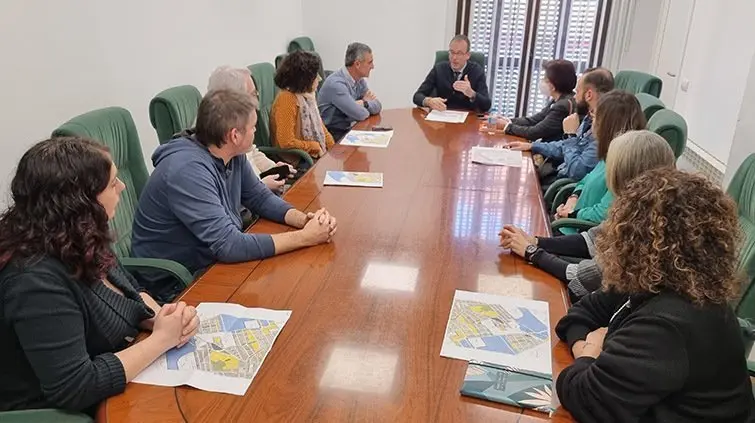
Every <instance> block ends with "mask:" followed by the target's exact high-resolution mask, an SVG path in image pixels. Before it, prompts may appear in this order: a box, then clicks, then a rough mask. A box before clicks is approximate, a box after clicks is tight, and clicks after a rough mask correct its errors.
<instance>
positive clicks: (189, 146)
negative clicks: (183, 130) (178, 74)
mask: <svg viewBox="0 0 755 423" xmlns="http://www.w3.org/2000/svg"><path fill="white" fill-rule="evenodd" d="M256 123H257V112H256V109H255V106H254V102H253V99H252V97H251V96H250V95H248V94H246V93H239V92H234V91H228V90H217V91H211V92H210V93H208V94H207V95H206V96H205V97H204V98H203V99H202V102H201V103H200V105H199V111H198V113H197V127H196V134H195V135H194V136H192V137H184V138H178V139H174V140H172V141H170V142H169V143H167V144H164V145H161V146H160V147H158V148H157V150H155V153H154V154H153V155H152V163H153V164H154V166H155V170H154V172H153V173H152V175H151V176H150V178H149V180H148V181H147V184H146V185H145V187H144V189H143V191H142V194H141V197H140V198H139V207H138V209H137V211H136V216H135V218H134V226H133V234H132V253H133V255H134V256H135V257H149V258H163V259H169V260H174V261H177V262H179V263H181V264H183V265H184V266H185V267H186V268H187V269H189V271H191V272H199V271H202V270H203V269H205V268H207V267H208V266H209V265H211V264H212V263H213V262H215V261H220V262H226V263H233V262H242V261H249V260H258V259H263V258H266V257H270V256H273V255H276V254H281V253H285V252H288V251H292V250H296V249H298V248H303V247H307V246H312V245H317V244H321V243H324V242H330V240H331V238H332V237H333V235H334V234H335V231H336V219H335V218H334V217H332V216H330V214H329V213H328V212H327V211H326V210H325V209H321V210H318V211H317V212H316V213H303V212H301V211H299V210H296V209H295V208H294V207H293V206H291V205H290V204H288V203H287V202H285V201H284V200H282V199H281V198H279V197H278V196H276V195H275V194H273V193H272V192H271V191H270V190H269V189H268V188H267V187H266V186H265V185H264V184H263V183H262V182H260V180H259V178H257V176H255V175H254V172H253V171H252V167H251V165H250V164H249V160H247V158H246V157H245V154H246V153H247V152H249V151H250V149H251V148H252V143H253V141H254V131H255V126H256ZM241 206H244V207H246V208H248V209H249V210H250V211H251V212H253V213H256V214H257V215H259V216H260V217H262V218H265V219H269V220H272V221H275V222H279V223H284V224H286V225H289V226H292V227H295V228H298V229H299V230H298V231H292V232H284V233H280V234H273V235H268V234H247V233H244V232H242V222H241V216H240V215H239V210H240V209H241ZM140 276H141V277H142V280H141V282H142V283H143V285H144V286H145V288H146V289H147V290H148V291H150V293H152V294H153V296H156V297H158V298H160V299H161V300H163V301H168V300H170V299H171V297H173V296H175V295H176V294H177V293H178V292H180V289H179V288H180V287H177V286H165V285H164V284H165V283H166V282H165V280H164V279H161V278H159V277H154V275H146V274H140ZM177 291H178V292H177Z"/></svg>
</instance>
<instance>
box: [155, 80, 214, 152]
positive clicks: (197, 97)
mask: <svg viewBox="0 0 755 423" xmlns="http://www.w3.org/2000/svg"><path fill="white" fill-rule="evenodd" d="M200 101H202V94H200V93H199V90H198V89H196V87H194V86H192V85H181V86H178V87H172V88H168V89H167V90H165V91H162V92H160V93H159V94H157V95H156V96H155V98H153V99H152V101H150V102H149V120H150V122H151V123H152V127H153V128H155V131H157V139H158V141H160V144H164V143H166V142H168V141H169V140H170V139H171V138H173V135H175V134H177V133H179V132H181V131H183V130H185V129H189V128H191V127H193V126H194V121H195V120H196V119H197V110H199V102H200Z"/></svg>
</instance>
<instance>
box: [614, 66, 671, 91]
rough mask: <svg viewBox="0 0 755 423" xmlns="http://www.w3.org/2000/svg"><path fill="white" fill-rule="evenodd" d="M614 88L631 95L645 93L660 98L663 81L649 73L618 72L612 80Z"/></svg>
mask: <svg viewBox="0 0 755 423" xmlns="http://www.w3.org/2000/svg"><path fill="white" fill-rule="evenodd" d="M614 86H615V88H619V89H622V90H627V91H629V92H632V93H647V94H650V95H654V96H656V97H660V96H661V89H662V88H663V81H662V80H661V78H658V77H657V76H655V75H651V74H649V73H645V72H640V71H633V70H623V71H619V73H617V74H616V76H615V78H614Z"/></svg>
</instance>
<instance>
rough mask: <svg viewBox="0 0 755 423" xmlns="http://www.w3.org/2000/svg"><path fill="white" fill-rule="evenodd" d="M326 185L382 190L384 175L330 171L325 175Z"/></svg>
mask: <svg viewBox="0 0 755 423" xmlns="http://www.w3.org/2000/svg"><path fill="white" fill-rule="evenodd" d="M325 185H342V186H350V187H370V188H382V187H383V174H382V173H375V172H345V171H340V170H329V171H328V172H327V173H326V174H325Z"/></svg>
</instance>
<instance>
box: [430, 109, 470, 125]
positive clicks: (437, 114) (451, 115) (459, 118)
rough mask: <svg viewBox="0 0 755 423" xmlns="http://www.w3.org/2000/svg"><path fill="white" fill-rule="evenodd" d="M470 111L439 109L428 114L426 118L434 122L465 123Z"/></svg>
mask: <svg viewBox="0 0 755 423" xmlns="http://www.w3.org/2000/svg"><path fill="white" fill-rule="evenodd" d="M468 115H469V112H460V111H458V110H446V111H443V112H441V111H438V110H433V111H431V112H430V113H428V114H427V117H425V120H429V121H432V122H445V123H464V122H465V121H466V120H467V116H468Z"/></svg>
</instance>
